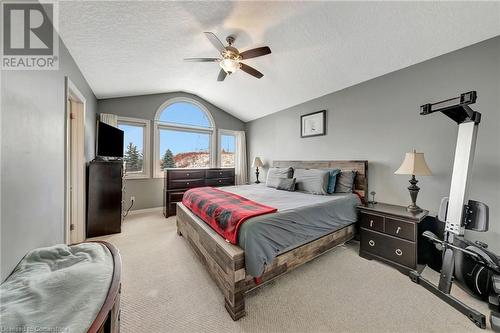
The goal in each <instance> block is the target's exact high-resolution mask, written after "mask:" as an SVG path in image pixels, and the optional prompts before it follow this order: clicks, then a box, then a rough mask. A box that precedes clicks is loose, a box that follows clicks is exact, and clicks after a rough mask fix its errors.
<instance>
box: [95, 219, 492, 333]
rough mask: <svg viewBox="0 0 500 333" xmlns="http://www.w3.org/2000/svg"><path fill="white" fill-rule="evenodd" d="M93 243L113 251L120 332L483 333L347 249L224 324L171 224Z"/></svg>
mask: <svg viewBox="0 0 500 333" xmlns="http://www.w3.org/2000/svg"><path fill="white" fill-rule="evenodd" d="M100 239H104V240H107V241H109V242H111V243H113V244H114V245H116V246H117V247H118V248H119V250H120V252H121V255H122V259H123V279H122V282H123V286H122V313H121V319H122V326H121V328H122V332H125V333H128V332H134V333H136V332H231V333H234V332H483V330H480V329H478V328H477V327H476V326H475V325H474V324H473V323H472V322H470V321H469V320H468V319H467V318H465V316H463V315H462V314H460V313H459V312H457V311H456V310H454V309H453V308H451V307H450V306H448V305H447V304H445V303H444V302H443V301H441V300H440V299H438V298H437V297H436V296H434V295H432V294H431V293H429V292H428V291H426V290H425V289H424V288H422V287H421V286H418V285H416V284H414V283H412V282H411V281H410V280H409V278H408V277H407V276H404V275H403V274H400V273H399V272H397V271H396V270H394V269H392V268H390V267H388V266H386V265H384V264H381V263H379V262H376V261H369V260H365V259H362V258H360V257H359V256H358V254H357V243H353V244H349V245H346V246H341V247H338V248H336V249H334V250H333V251H330V252H329V253H327V254H325V255H323V256H321V257H320V258H318V259H316V260H314V261H312V262H310V263H308V264H306V265H304V266H302V267H300V268H298V269H297V270H295V271H293V272H290V273H289V274H287V275H285V276H283V277H281V278H279V279H277V280H275V281H274V282H271V283H270V284H269V285H266V286H264V287H263V288H260V289H258V290H256V291H254V292H253V293H251V294H250V295H248V296H247V302H246V309H247V316H246V317H244V318H242V319H241V320H239V321H237V322H233V321H232V319H231V318H230V317H229V315H228V314H227V313H226V310H225V308H224V302H223V297H222V294H221V293H220V291H219V290H218V289H217V286H216V285H215V283H213V282H212V280H211V279H210V277H209V275H208V274H207V273H206V271H205V269H204V267H203V266H202V265H201V264H200V263H199V262H198V260H197V259H196V257H195V256H194V254H193V252H192V251H191V249H190V248H189V247H188V245H187V243H186V242H185V240H184V239H182V237H179V236H177V234H176V227H175V218H169V219H165V218H164V217H163V216H162V215H161V212H154V213H140V214H136V215H132V216H129V217H128V218H127V219H126V221H125V222H124V224H123V232H122V233H121V234H116V235H111V236H107V237H101V238H100ZM426 273H429V272H426ZM433 277H436V274H434V276H433ZM457 291H458V292H460V290H457ZM459 294H461V295H460V296H462V295H463V292H460V293H459ZM469 303H470V302H469ZM481 305H482V307H481V311H482V312H483V313H488V315H489V312H486V311H487V306H486V305H485V304H481Z"/></svg>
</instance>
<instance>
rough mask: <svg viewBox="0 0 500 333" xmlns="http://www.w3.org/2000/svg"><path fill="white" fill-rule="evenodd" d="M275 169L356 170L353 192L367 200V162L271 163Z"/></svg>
mask: <svg viewBox="0 0 500 333" xmlns="http://www.w3.org/2000/svg"><path fill="white" fill-rule="evenodd" d="M273 167H275V168H288V167H292V168H300V169H340V170H356V171H357V172H358V173H357V175H356V179H354V192H356V193H358V194H359V195H360V196H361V197H362V198H363V199H364V200H365V201H366V200H367V199H368V161H273Z"/></svg>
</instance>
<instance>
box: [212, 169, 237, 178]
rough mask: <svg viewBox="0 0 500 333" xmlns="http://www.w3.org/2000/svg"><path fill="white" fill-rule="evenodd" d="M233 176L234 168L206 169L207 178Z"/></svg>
mask: <svg viewBox="0 0 500 333" xmlns="http://www.w3.org/2000/svg"><path fill="white" fill-rule="evenodd" d="M233 176H234V169H227V170H226V169H219V170H207V178H230V177H233Z"/></svg>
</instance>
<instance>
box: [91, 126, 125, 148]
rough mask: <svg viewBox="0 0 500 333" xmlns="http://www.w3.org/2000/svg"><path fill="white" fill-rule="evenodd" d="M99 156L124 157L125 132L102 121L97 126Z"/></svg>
mask: <svg viewBox="0 0 500 333" xmlns="http://www.w3.org/2000/svg"><path fill="white" fill-rule="evenodd" d="M96 155H97V156H101V157H123V131H122V130H121V129H119V128H116V127H113V126H111V125H108V124H106V123H103V122H102V121H100V122H99V124H98V125H97V154H96Z"/></svg>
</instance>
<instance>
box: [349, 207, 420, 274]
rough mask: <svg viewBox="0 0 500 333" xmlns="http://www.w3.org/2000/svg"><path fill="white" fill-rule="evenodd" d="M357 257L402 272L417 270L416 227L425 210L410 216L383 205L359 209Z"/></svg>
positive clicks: (400, 208) (400, 209)
mask: <svg viewBox="0 0 500 333" xmlns="http://www.w3.org/2000/svg"><path fill="white" fill-rule="evenodd" d="M358 212H359V219H358V220H359V226H360V246H359V255H360V256H361V257H363V258H366V259H377V260H380V261H383V262H385V263H386V264H389V265H391V266H393V267H395V268H397V269H398V270H399V271H401V272H402V273H405V274H408V272H409V271H411V270H415V269H417V249H418V246H417V241H418V224H419V223H420V222H421V221H422V220H423V219H424V218H425V217H426V216H427V214H428V213H429V212H428V211H426V210H424V211H422V212H420V213H411V212H408V211H407V210H406V207H404V206H396V205H390V204H385V203H377V204H366V205H362V206H358Z"/></svg>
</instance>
